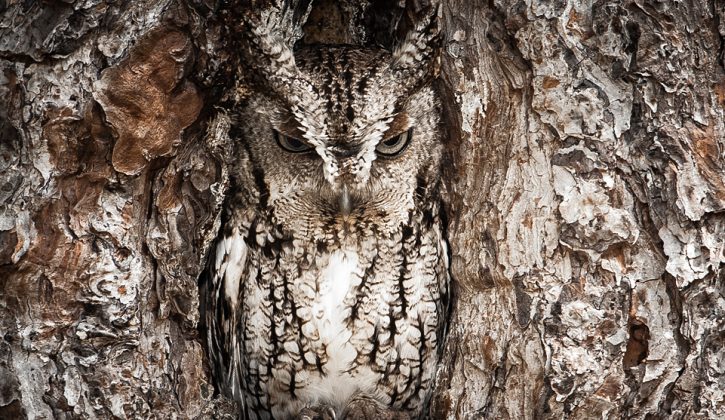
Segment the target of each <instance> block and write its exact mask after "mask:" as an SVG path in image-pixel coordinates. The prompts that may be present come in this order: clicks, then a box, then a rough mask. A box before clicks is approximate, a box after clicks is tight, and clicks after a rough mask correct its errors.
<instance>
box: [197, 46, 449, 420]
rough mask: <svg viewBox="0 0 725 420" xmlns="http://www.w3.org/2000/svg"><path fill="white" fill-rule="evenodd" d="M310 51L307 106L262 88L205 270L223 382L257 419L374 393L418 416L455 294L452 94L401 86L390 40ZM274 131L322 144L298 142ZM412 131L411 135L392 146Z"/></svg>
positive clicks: (207, 312)
mask: <svg viewBox="0 0 725 420" xmlns="http://www.w3.org/2000/svg"><path fill="white" fill-rule="evenodd" d="M294 61H295V62H296V64H295V65H296V66H297V67H298V69H299V72H300V75H301V77H304V79H305V80H306V82H305V83H309V84H310V86H311V92H313V93H314V98H312V97H309V98H307V99H304V98H294V99H293V101H296V102H295V103H296V104H295V106H294V107H292V106H290V103H289V102H290V101H289V100H281V99H279V98H277V97H276V96H275V95H269V92H266V91H265V89H260V90H259V92H257V94H256V95H255V96H254V97H253V98H251V99H250V100H249V102H248V103H247V104H245V105H244V106H243V107H241V109H240V110H239V115H238V116H237V121H236V127H237V128H236V131H235V132H234V133H232V135H233V137H235V138H237V143H236V147H237V150H236V151H235V153H236V157H237V159H236V162H235V166H234V168H233V170H232V173H233V174H234V175H233V179H232V185H233V193H232V194H231V195H230V196H229V198H228V200H227V202H226V204H225V209H224V216H223V226H222V229H221V230H220V235H219V238H218V240H217V242H216V244H215V245H214V246H213V249H212V253H211V255H210V257H209V259H208V267H207V271H206V278H207V281H206V282H205V283H203V284H202V285H201V287H202V293H204V294H205V297H203V299H204V300H205V304H206V307H205V308H204V317H205V322H206V326H207V341H208V346H209V354H210V356H211V359H212V363H213V369H214V370H213V373H214V378H215V382H216V384H217V386H218V388H219V390H220V391H221V392H222V393H223V394H225V395H227V396H229V397H232V398H234V399H236V400H238V401H240V402H241V403H242V405H243V411H244V417H245V418H248V419H271V418H275V419H286V418H294V417H295V416H297V415H298V414H299V412H300V411H301V410H302V409H304V408H305V407H311V406H316V405H325V406H328V407H330V408H331V409H332V410H333V411H335V412H336V413H337V415H338V416H339V415H341V414H342V413H344V412H345V410H346V407H347V406H348V404H349V403H350V401H352V400H353V399H355V398H356V397H359V396H364V397H365V398H367V399H371V400H375V401H377V402H379V403H380V404H382V405H385V406H388V407H390V408H391V409H393V410H396V411H400V412H404V413H406V414H408V415H409V416H411V417H412V418H415V417H418V416H420V415H421V414H422V413H423V411H424V410H425V408H426V405H427V401H428V398H429V394H430V390H431V387H432V385H433V381H434V379H435V372H436V368H437V363H438V358H439V353H440V349H441V346H442V343H443V338H444V336H445V325H446V318H447V308H448V302H449V282H450V277H449V258H448V248H447V244H446V239H445V234H444V233H445V232H444V226H445V223H444V221H443V220H442V218H443V217H442V216H443V215H442V213H441V207H440V193H439V189H440V170H439V168H440V164H441V154H442V142H441V138H442V133H441V126H440V119H441V115H440V113H441V110H440V103H439V100H438V98H437V95H436V92H435V90H434V89H433V88H431V87H430V86H429V85H421V86H420V87H418V88H417V90H415V91H412V92H406V95H405V96H400V95H398V93H399V90H398V89H399V86H400V81H399V80H398V79H396V75H395V74H393V72H390V71H388V69H389V68H390V67H388V66H389V65H390V64H391V63H392V62H393V61H394V56H393V55H392V54H391V53H389V52H386V51H383V50H377V49H363V48H357V47H325V48H316V49H309V50H303V51H299V52H297V54H296V55H295V60H294ZM305 100H309V101H314V103H313V104H309V106H307V105H306V104H305V103H304V101H305ZM274 132H277V133H284V135H288V136H289V137H291V138H297V139H299V140H300V141H303V142H305V143H306V144H309V145H310V151H308V152H305V153H288V152H286V151H284V150H282V149H281V148H280V146H279V145H278V144H276V142H275V140H274V135H273V133H274ZM401 133H409V135H411V136H412V139H411V140H410V141H409V144H408V145H407V146H406V147H405V149H404V150H403V151H402V152H401V153H400V154H399V155H397V156H395V157H383V156H379V154H378V153H377V152H376V147H377V146H378V145H379V143H380V142H381V141H384V140H386V139H389V138H394V137H395V136H397V135H400V134H401ZM410 133H412V134H410ZM278 135H280V134H278ZM342 194H345V197H346V200H348V202H349V207H350V209H349V210H345V209H343V207H346V206H347V204H345V205H344V206H343V204H341V199H340V197H341V196H342Z"/></svg>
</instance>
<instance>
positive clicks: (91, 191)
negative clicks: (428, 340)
mask: <svg viewBox="0 0 725 420" xmlns="http://www.w3.org/2000/svg"><path fill="white" fill-rule="evenodd" d="M236 6H238V5H236V4H234V3H232V4H222V3H220V4H217V3H215V2H211V1H201V0H199V1H189V2H184V1H173V0H164V1H160V2H158V1H148V0H144V1H135V2H129V1H116V2H108V1H102V0H88V1H85V2H73V1H68V2H57V3H55V2H48V3H45V2H36V1H25V2H17V1H9V2H0V139H1V141H0V203H2V205H1V206H0V326H1V330H0V331H1V332H2V338H1V339H0V418H98V417H100V418H111V417H118V418H147V417H160V418H167V417H174V416H176V417H181V418H194V417H200V418H209V417H215V418H221V417H224V416H228V417H229V418H233V416H234V415H235V413H236V411H235V410H236V409H237V407H236V406H235V405H234V403H232V402H229V401H224V400H221V399H219V398H218V397H216V396H215V394H214V386H213V384H212V381H211V378H210V376H209V372H208V369H207V367H206V360H207V359H206V356H205V347H204V343H203V340H202V338H201V336H200V334H199V332H198V330H197V328H198V322H199V316H198V310H199V301H198V292H197V277H198V275H199V273H200V271H201V268H202V267H203V264H204V261H205V258H206V252H207V249H208V246H209V243H210V242H211V240H212V239H213V238H214V236H215V235H216V232H217V229H218V227H219V209H220V206H221V202H222V200H223V198H224V194H225V192H226V188H227V178H228V176H227V171H228V169H227V168H228V162H229V161H230V159H233V158H234V156H232V155H230V152H229V150H230V147H229V144H230V143H229V142H230V141H231V140H230V138H229V127H230V126H231V125H233V122H232V121H230V120H229V119H228V118H227V117H226V113H225V112H224V109H225V108H228V107H229V106H231V105H230V104H233V103H234V97H235V96H239V95H244V89H245V85H244V81H243V76H244V62H243V60H241V59H240V54H239V46H238V43H236V42H235V40H238V34H235V33H234V27H235V26H234V25H233V24H232V23H233V22H234V21H235V18H236V17H235V16H236V15H235V13H237V9H235V7H236ZM292 6H293V7H297V9H298V10H299V13H298V14H296V15H295V16H297V17H298V18H299V21H294V22H290V25H291V27H290V31H289V32H288V33H286V34H284V35H285V37H286V38H287V39H289V40H290V41H294V40H299V42H301V43H315V42H337V43H361V44H371V45H372V44H381V45H386V46H392V44H393V42H394V39H395V38H396V36H398V35H399V33H400V32H401V30H402V29H404V28H403V26H404V22H405V19H404V18H403V17H404V15H405V13H404V11H403V9H402V8H400V7H397V6H396V5H395V4H393V3H392V2H385V1H382V0H375V1H359V2H358V1H353V0H347V1H340V2H335V1H331V0H316V1H315V2H313V4H312V7H311V9H309V8H308V6H307V2H304V1H300V2H292ZM440 15H441V22H442V27H443V31H444V33H443V36H444V40H443V47H442V53H441V71H440V78H439V81H438V85H439V87H440V90H441V92H442V94H443V97H444V102H445V108H446V117H447V121H446V123H447V127H448V130H449V133H450V135H449V139H448V142H447V145H446V148H447V154H448V156H447V161H446V167H445V168H444V180H445V185H446V203H445V204H446V209H447V212H446V213H447V215H448V232H447V233H448V237H449V241H450V245H451V252H452V274H453V277H454V279H455V285H454V286H455V296H454V308H453V312H452V315H451V322H450V328H449V335H448V342H447V346H446V349H445V352H444V356H443V361H442V362H441V371H440V374H439V377H438V383H437V389H436V392H435V395H434V397H433V401H432V404H431V417H433V418H450V419H453V418H456V419H474V418H483V417H490V418H515V417H523V418H544V417H554V418H561V417H571V418H589V417H627V418H630V417H633V418H644V417H647V416H656V417H673V418H684V417H687V418H722V417H725V352H724V351H723V350H722V349H723V348H724V347H725V266H724V263H725V240H724V238H725V211H724V210H725V112H724V111H723V109H724V108H725V53H724V45H725V5H723V3H722V2H721V1H720V0H707V1H697V0H683V1H679V2H657V3H654V2H646V1H643V0H624V1H598V2H575V1H571V0H570V1H566V0H561V1H554V2H534V1H528V0H526V1H513V0H511V1H505V0H494V1H492V2H487V3H485V4H483V2H470V1H464V0H445V1H443V2H442V5H441V9H440ZM297 17H296V18H297ZM305 19H306V24H305ZM303 24H304V25H303ZM396 28H397V30H396ZM239 75H241V76H240V77H237V76H239ZM237 81H238V82H239V83H235V82H237Z"/></svg>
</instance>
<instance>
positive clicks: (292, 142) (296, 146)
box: [274, 130, 312, 153]
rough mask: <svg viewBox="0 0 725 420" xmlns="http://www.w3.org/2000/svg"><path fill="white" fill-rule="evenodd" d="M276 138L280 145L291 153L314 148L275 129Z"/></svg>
mask: <svg viewBox="0 0 725 420" xmlns="http://www.w3.org/2000/svg"><path fill="white" fill-rule="evenodd" d="M274 138H275V139H276V140H277V144H279V147H281V148H283V149H284V150H286V151H288V152H290V153H304V152H309V151H310V150H312V146H310V145H309V144H307V143H305V142H303V141H302V140H299V139H296V138H294V137H289V136H285V135H284V134H282V133H280V132H278V131H276V130H275V131H274Z"/></svg>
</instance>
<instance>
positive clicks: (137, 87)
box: [95, 28, 202, 175]
mask: <svg viewBox="0 0 725 420" xmlns="http://www.w3.org/2000/svg"><path fill="white" fill-rule="evenodd" d="M192 52H193V51H192V45H191V41H190V40H189V38H188V37H187V36H186V35H185V34H183V33H181V32H179V31H177V30H174V29H167V28H164V29H157V30H154V31H152V32H151V33H149V34H148V35H147V36H146V38H144V39H143V40H142V41H141V42H139V43H138V44H137V46H136V47H135V48H134V49H133V50H132V51H131V53H130V54H129V57H128V58H126V59H125V60H124V61H122V62H121V63H120V64H119V65H118V66H116V67H112V68H109V69H107V70H105V71H104V72H103V75H102V76H101V80H100V81H99V82H98V84H97V85H96V89H97V91H96V93H95V97H96V100H97V101H98V102H99V103H100V104H101V106H102V107H103V110H104V111H105V113H106V121H107V122H108V124H110V125H111V126H112V127H113V128H114V130H115V131H116V136H117V139H116V144H115V145H114V147H113V155H112V160H111V161H112V163H113V167H114V169H116V170H117V171H119V172H123V173H125V174H128V175H137V174H138V173H140V172H141V170H142V169H143V168H144V167H146V165H147V164H148V162H150V161H151V160H153V159H155V158H157V157H159V156H166V155H169V154H171V153H172V151H173V150H174V148H175V146H177V145H178V144H179V143H180V142H181V133H182V131H183V130H184V128H186V127H188V126H189V125H191V124H192V123H193V122H194V120H196V118H197V116H198V115H199V111H200V110H201V106H202V98H201V94H200V93H199V91H198V89H197V88H196V86H195V85H194V84H193V83H192V82H190V81H189V80H186V79H185V78H184V77H185V72H186V70H187V68H188V67H189V66H188V64H189V63H191V61H192V59H193V54H192Z"/></svg>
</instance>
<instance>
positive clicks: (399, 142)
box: [375, 128, 413, 157]
mask: <svg viewBox="0 0 725 420" xmlns="http://www.w3.org/2000/svg"><path fill="white" fill-rule="evenodd" d="M412 135H413V129H412V128H411V129H409V130H408V131H405V132H403V133H400V134H398V135H397V136H394V137H390V138H389V139H385V140H383V141H381V142H380V143H378V145H377V146H375V151H376V152H378V154H380V155H382V156H388V157H392V156H395V155H399V154H400V153H401V152H402V151H403V150H405V148H406V147H407V146H408V143H410V138H411V137H412Z"/></svg>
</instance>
